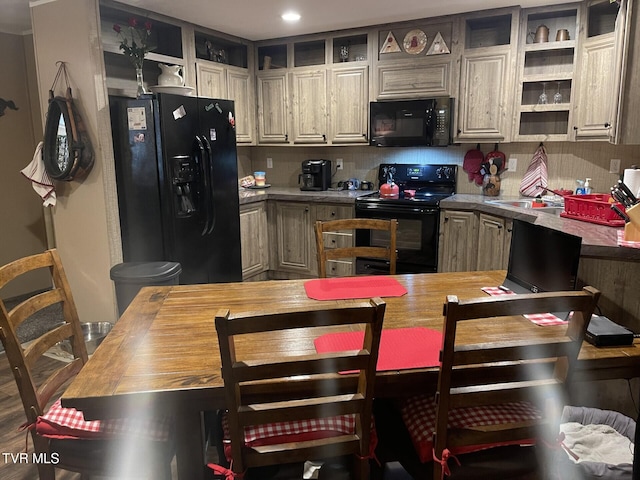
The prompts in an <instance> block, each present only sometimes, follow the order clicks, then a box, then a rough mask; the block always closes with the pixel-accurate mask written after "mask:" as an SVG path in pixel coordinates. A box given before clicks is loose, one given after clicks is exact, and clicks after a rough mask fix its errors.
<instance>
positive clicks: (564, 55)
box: [513, 4, 581, 141]
mask: <svg viewBox="0 0 640 480" xmlns="http://www.w3.org/2000/svg"><path fill="white" fill-rule="evenodd" d="M580 13H581V6H580V4H566V5H558V6H555V7H540V8H535V9H529V10H525V11H523V13H522V18H521V21H520V40H519V45H520V49H519V50H520V54H519V56H518V69H517V77H518V83H517V88H516V99H515V108H516V114H515V116H514V118H515V125H514V130H515V131H514V135H513V138H514V140H517V141H566V140H569V139H571V138H572V132H571V131H570V127H571V126H572V125H573V120H572V108H571V105H572V101H573V100H574V99H573V96H574V95H573V94H574V91H575V85H574V80H575V76H574V72H575V70H576V45H577V43H576V38H577V36H578V33H579V31H580V25H581V23H580V22H581V18H580V17H581V15H580ZM571 130H572V129H571Z"/></svg>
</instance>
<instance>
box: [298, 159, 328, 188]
mask: <svg viewBox="0 0 640 480" xmlns="http://www.w3.org/2000/svg"><path fill="white" fill-rule="evenodd" d="M298 183H299V184H300V190H303V191H325V190H328V189H329V187H330V186H331V160H305V161H304V162H302V173H301V174H300V175H298Z"/></svg>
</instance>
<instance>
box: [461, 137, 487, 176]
mask: <svg viewBox="0 0 640 480" xmlns="http://www.w3.org/2000/svg"><path fill="white" fill-rule="evenodd" d="M483 161H484V154H483V153H482V151H480V144H479V143H478V144H477V145H476V148H475V149H471V150H469V151H468V152H467V153H466V154H465V155H464V162H463V163H462V169H463V170H464V171H465V172H467V174H468V175H469V181H470V182H473V181H475V182H476V184H477V185H482V178H483V176H482V174H481V173H480V169H481V167H482V162H483Z"/></svg>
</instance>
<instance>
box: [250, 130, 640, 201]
mask: <svg viewBox="0 0 640 480" xmlns="http://www.w3.org/2000/svg"><path fill="white" fill-rule="evenodd" d="M475 146H476V144H463V145H455V146H449V147H445V148H386V147H385V148H376V147H369V146H361V147H278V146H273V147H271V146H260V147H240V148H239V149H238V175H239V177H243V176H245V175H250V174H251V173H252V172H254V171H264V172H266V176H267V183H270V184H272V185H274V186H280V187H295V186H297V185H298V174H299V173H300V164H301V162H302V161H303V160H307V159H319V158H323V159H327V160H331V161H332V169H333V171H334V172H335V173H334V175H333V179H332V185H333V186H336V185H337V183H338V182H340V181H343V180H348V179H349V178H357V179H360V180H368V181H371V182H374V181H376V176H377V168H378V165H379V164H381V163H385V162H387V163H388V162H391V163H418V164H420V163H425V164H428V163H433V164H438V163H443V164H448V163H451V164H457V165H458V166H459V168H458V192H459V193H472V194H473V193H478V194H479V193H482V192H481V188H480V187H479V186H477V185H476V184H475V183H473V182H470V181H469V180H468V177H467V174H466V172H464V171H463V169H462V162H463V159H464V155H465V153H466V152H467V151H468V150H469V149H471V148H475ZM494 146H495V145H494V144H493V143H483V144H480V149H481V150H482V152H483V153H484V154H487V153H488V152H490V151H492V150H493V149H494ZM537 148H538V143H510V144H501V145H499V150H500V151H502V152H504V153H505V155H506V156H507V158H508V159H509V158H517V168H516V171H515V172H509V171H505V172H503V174H502V175H501V179H502V186H501V195H502V196H518V195H519V193H518V189H519V187H520V181H521V180H522V177H523V176H524V174H525V172H526V170H527V167H528V166H529V162H530V161H531V157H532V156H533V154H534V152H535V151H536V149H537ZM545 148H546V151H547V157H548V170H549V188H553V189H556V190H557V189H560V188H566V189H570V190H575V187H576V180H577V179H582V180H584V179H585V178H586V177H589V178H591V186H592V188H593V192H594V193H599V192H608V191H609V188H610V187H611V186H612V185H613V184H614V182H615V181H616V180H617V179H618V178H619V175H618V174H613V173H609V163H610V160H611V159H613V158H618V159H620V160H621V161H622V166H621V170H620V171H621V172H622V171H624V169H625V168H629V167H630V166H631V165H635V164H639V165H640V145H633V146H618V145H610V144H607V143H600V142H580V143H572V142H554V143H547V144H545ZM267 158H271V159H272V160H273V168H267ZM338 158H342V159H343V163H344V168H343V169H342V170H336V164H335V163H336V162H335V160H336V159H338Z"/></svg>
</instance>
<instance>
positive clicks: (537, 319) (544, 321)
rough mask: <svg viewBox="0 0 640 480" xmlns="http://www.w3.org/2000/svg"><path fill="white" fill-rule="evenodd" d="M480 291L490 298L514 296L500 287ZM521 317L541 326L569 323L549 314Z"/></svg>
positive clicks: (532, 314)
mask: <svg viewBox="0 0 640 480" xmlns="http://www.w3.org/2000/svg"><path fill="white" fill-rule="evenodd" d="M482 291H483V292H485V293H488V294H489V295H491V296H492V297H495V296H499V295H515V293H514V292H512V291H511V290H509V289H507V290H503V289H501V288H500V287H482ZM523 316H524V317H525V318H527V319H529V320H531V321H532V322H533V323H535V324H536V325H541V326H547V325H567V324H568V323H569V322H568V321H567V320H562V319H561V318H558V317H556V316H555V315H553V314H551V313H529V314H526V315H523Z"/></svg>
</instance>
